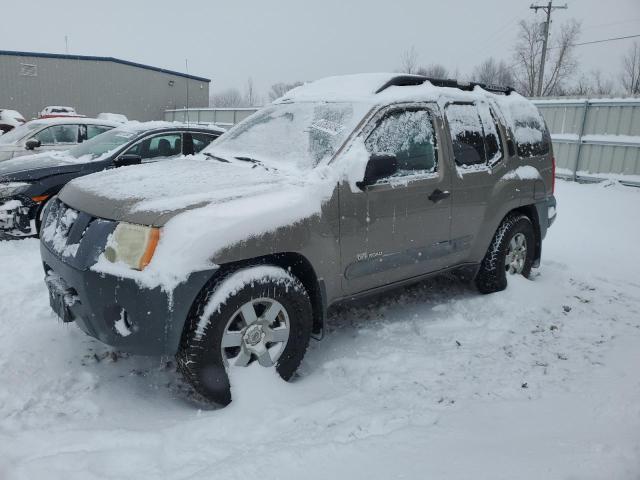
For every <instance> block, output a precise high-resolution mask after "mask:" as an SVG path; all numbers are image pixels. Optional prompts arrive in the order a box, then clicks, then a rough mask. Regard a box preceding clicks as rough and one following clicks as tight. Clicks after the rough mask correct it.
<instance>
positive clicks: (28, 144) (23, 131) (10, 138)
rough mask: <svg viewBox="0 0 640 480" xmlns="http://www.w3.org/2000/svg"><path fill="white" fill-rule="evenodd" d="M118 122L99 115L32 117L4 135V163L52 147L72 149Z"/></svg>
mask: <svg viewBox="0 0 640 480" xmlns="http://www.w3.org/2000/svg"><path fill="white" fill-rule="evenodd" d="M118 125H119V123H117V122H112V121H109V120H96V119H95V118H71V117H65V118H47V119H39V120H31V121H29V122H26V123H25V124H23V125H20V126H19V127H17V128H14V129H13V130H11V131H10V132H7V133H5V134H4V135H2V136H0V162H3V161H5V160H9V159H10V158H13V157H19V156H22V155H30V154H33V153H39V152H44V151H49V150H68V149H70V148H71V147H73V146H74V145H77V144H78V143H82V142H84V141H85V140H89V139H91V138H93V137H95V136H96V135H100V134H101V133H104V132H106V131H107V130H111V129H112V128H114V127H116V126H118Z"/></svg>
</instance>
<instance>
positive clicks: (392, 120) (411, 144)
mask: <svg viewBox="0 0 640 480" xmlns="http://www.w3.org/2000/svg"><path fill="white" fill-rule="evenodd" d="M365 146H366V148H367V151H368V152H369V154H386V155H395V156H396V158H397V159H398V167H399V168H398V172H397V173H396V174H395V175H393V176H394V177H401V176H407V175H419V174H425V173H432V172H435V171H436V168H437V164H438V158H437V148H436V138H435V131H434V127H433V120H432V118H431V114H430V113H429V111H428V110H396V111H393V112H390V113H388V114H387V115H385V116H384V117H383V119H382V120H381V121H380V122H379V123H378V125H377V126H376V128H375V129H374V130H373V132H371V134H370V135H369V137H368V138H367V139H366V140H365Z"/></svg>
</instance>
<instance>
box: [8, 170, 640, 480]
mask: <svg viewBox="0 0 640 480" xmlns="http://www.w3.org/2000/svg"><path fill="white" fill-rule="evenodd" d="M557 197H558V202H559V206H558V211H559V218H558V221H557V222H556V224H555V225H554V226H553V228H552V229H551V230H550V232H549V236H548V237H547V240H546V242H545V244H544V247H543V264H542V268H541V269H540V270H538V273H537V274H536V276H535V277H534V278H533V279H532V281H527V280H524V279H517V278H515V279H511V280H510V284H509V288H508V289H507V290H506V291H505V292H502V293H499V294H494V295H489V296H481V295H479V294H477V293H476V292H475V291H474V290H472V289H471V288H469V287H467V286H464V285H461V284H459V283H457V282H456V281H455V280H453V279H451V278H448V277H443V278H439V279H436V280H434V281H430V282H427V283H423V284H420V285H417V286H415V287H412V288H408V289H405V290H403V291H400V292H396V293H393V294H388V295H386V296H385V297H384V298H381V299H378V300H376V301H374V302H372V303H369V304H367V305H363V306H359V307H352V308H341V309H337V310H335V311H333V312H332V314H331V317H330V325H329V332H328V335H327V338H326V339H325V340H324V341H322V342H320V343H318V342H312V346H311V349H310V351H309V352H308V354H307V358H306V360H305V362H304V364H303V368H302V371H301V374H300V377H299V378H298V379H297V380H296V381H295V382H294V383H292V384H285V383H284V382H281V381H279V380H278V379H276V378H275V377H274V376H271V375H265V371H264V370H253V369H243V370H239V371H237V372H235V374H234V379H233V383H234V394H235V398H236V400H235V401H234V403H233V404H232V405H231V406H230V407H228V408H226V409H223V410H217V411H215V410H198V409H197V408H196V407H194V405H192V404H191V403H189V401H188V400H187V399H186V395H185V387H184V386H183V385H182V384H181V382H180V379H179V377H178V376H177V374H176V373H175V371H174V365H173V363H172V362H169V363H167V361H161V360H160V359H157V358H143V357H127V356H122V355H119V354H117V353H113V352H111V351H110V350H109V349H108V348H107V347H104V346H102V345H101V344H99V343H98V342H96V341H94V340H91V339H90V338H88V337H86V336H85V335H84V334H83V333H82V332H80V331H79V330H78V329H77V328H76V327H75V326H74V325H62V324H60V323H59V322H58V321H57V320H56V319H55V317H54V316H53V313H51V312H50V310H49V307H48V300H47V294H46V290H45V287H44V283H43V281H42V272H41V267H40V263H39V255H38V244H37V242H36V241H35V240H24V241H18V242H0V479H3V480H5V479H6V480H13V479H25V480H27V479H28V480H31V479H41V478H47V479H58V478H60V479H62V478H64V479H69V480H71V479H82V480H91V479H111V478H133V479H136V480H142V479H159V478H172V479H173V478H176V479H191V478H197V479H211V478H224V479H233V478H243V479H248V478H260V479H271V478H274V479H275V478H278V479H289V478H291V479H299V478H305V480H309V479H314V478H318V479H320V478H321V479H326V478H339V479H342V478H352V479H353V478H357V479H360V478H366V479H385V480H387V479H390V478H407V479H418V478H419V479H425V478H447V479H469V478H477V479H484V478H486V479H503V478H504V479H536V480H539V479H542V478H544V479H581V480H582V479H592V478H593V479H638V478H640V376H639V375H638V371H639V370H638V367H639V366H640V348H639V347H640V277H639V275H638V269H639V267H640V249H638V241H639V240H638V239H639V238H640V222H639V221H638V219H639V216H640V214H639V213H638V211H639V208H640V189H632V188H628V187H621V186H619V185H611V184H610V185H609V186H603V185H577V184H572V183H565V182H559V184H558V191H557Z"/></svg>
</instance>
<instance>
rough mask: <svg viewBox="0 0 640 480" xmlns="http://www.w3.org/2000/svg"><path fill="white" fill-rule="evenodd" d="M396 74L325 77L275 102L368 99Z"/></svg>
mask: <svg viewBox="0 0 640 480" xmlns="http://www.w3.org/2000/svg"><path fill="white" fill-rule="evenodd" d="M397 76H398V74H397V73H360V74H355V75H340V76H335V77H326V78H322V79H320V80H316V81H314V82H310V83H305V84H304V85H301V86H299V87H296V88H294V89H292V90H289V91H288V92H287V93H286V94H285V95H284V96H283V97H281V98H280V99H279V100H276V102H285V101H294V102H304V101H317V100H324V101H340V100H342V101H347V100H348V101H354V100H358V99H361V100H366V99H370V98H371V96H372V95H374V94H375V92H376V90H378V89H379V88H380V87H382V86H383V85H384V84H385V83H387V82H388V81H389V80H390V79H392V78H393V77H397Z"/></svg>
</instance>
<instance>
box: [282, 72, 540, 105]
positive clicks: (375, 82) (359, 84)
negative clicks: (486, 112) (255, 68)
mask: <svg viewBox="0 0 640 480" xmlns="http://www.w3.org/2000/svg"><path fill="white" fill-rule="evenodd" d="M397 77H405V78H411V77H412V76H411V75H405V74H399V73H392V72H389V73H361V74H353V75H341V76H335V77H327V78H322V79H320V80H316V81H314V82H310V83H305V84H304V85H301V86H299V87H296V88H294V89H292V90H290V91H289V92H287V93H286V94H285V95H284V96H282V97H281V98H279V99H277V100H276V101H275V102H274V103H287V102H314V101H315V102H366V103H371V104H388V103H393V102H401V101H407V102H410V101H437V102H438V103H442V104H443V105H444V103H445V102H448V101H473V100H478V99H479V98H484V99H488V98H491V99H492V100H494V101H497V102H498V103H513V102H514V101H515V102H526V103H529V102H528V101H527V100H526V99H525V98H524V97H522V96H520V95H518V94H517V93H515V92H511V93H510V94H509V95H504V94H496V93H492V92H490V91H488V90H485V89H483V88H481V87H479V86H476V87H474V88H473V90H462V89H461V88H456V87H444V86H435V85H433V84H432V83H431V82H429V81H428V80H426V81H424V82H423V83H420V84H416V85H407V84H404V85H402V86H399V85H391V86H387V87H386V88H384V89H383V90H380V89H381V88H382V87H384V86H385V85H387V84H388V83H389V82H390V81H391V80H392V79H394V78H397ZM415 77H416V79H418V80H421V77H420V76H418V75H416V76H415ZM506 99H508V100H506Z"/></svg>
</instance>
